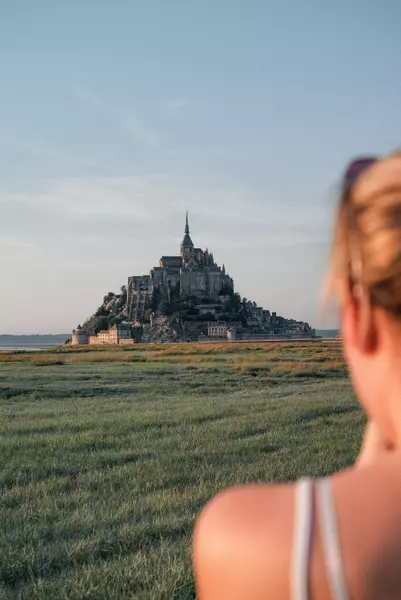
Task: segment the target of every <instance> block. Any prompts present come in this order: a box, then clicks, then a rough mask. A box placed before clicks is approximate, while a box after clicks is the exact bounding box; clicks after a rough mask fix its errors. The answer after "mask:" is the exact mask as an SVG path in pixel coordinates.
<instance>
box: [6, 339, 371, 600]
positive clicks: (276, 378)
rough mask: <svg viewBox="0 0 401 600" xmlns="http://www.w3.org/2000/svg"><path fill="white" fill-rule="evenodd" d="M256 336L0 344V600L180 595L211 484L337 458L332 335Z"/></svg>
mask: <svg viewBox="0 0 401 600" xmlns="http://www.w3.org/2000/svg"><path fill="white" fill-rule="evenodd" d="M267 346H268V347H266V345H263V344H253V345H252V344H249V345H242V344H241V345H240V344H238V345H229V344H227V345H221V347H220V346H219V345H215V344H211V345H210V347H205V345H199V346H196V345H195V346H193V345H191V344H186V345H180V346H160V347H154V346H152V349H151V350H149V346H147V347H146V346H144V347H141V346H135V347H132V348H130V349H129V350H127V349H126V348H124V349H120V348H118V347H117V348H112V349H110V348H109V347H108V348H102V349H101V350H100V349H99V350H98V349H95V350H92V349H91V350H90V351H88V350H87V349H85V350H84V351H82V352H81V351H76V350H74V351H71V350H68V351H62V352H60V351H58V352H46V353H32V354H5V355H0V361H1V363H2V364H0V417H1V418H0V465H1V468H0V485H1V490H2V494H1V498H0V543H1V554H0V599H3V598H7V599H8V598H10V599H17V598H18V599H20V600H28V599H29V600H31V599H32V598H37V599H41V600H50V599H56V598H57V599H58V598H68V599H75V600H78V599H79V600H81V599H82V598H90V599H93V600H95V599H96V600H105V599H106V598H107V599H112V600H113V599H115V600H117V599H118V600H124V599H126V600H128V599H131V600H132V599H138V600H162V599H163V600H165V599H169V600H170V599H172V600H174V599H176V600H189V599H193V598H194V587H193V580H192V574H191V568H190V551H189V549H190V541H191V532H192V528H193V524H194V520H195V518H196V515H197V514H198V513H199V511H200V509H201V507H202V506H203V505H204V504H205V502H207V501H208V499H210V498H211V497H212V496H213V495H214V494H215V493H216V492H218V491H219V490H221V489H222V488H224V487H226V486H230V485H235V484H238V483H246V482H251V481H272V480H275V481H289V480H293V479H295V478H297V477H299V476H301V475H306V474H308V475H311V476H319V475H326V474H328V473H330V472H332V471H333V470H336V469H339V468H341V467H344V466H346V465H349V464H350V463H351V461H352V460H353V459H354V457H355V455H356V452H357V448H358V444H359V441H360V435H361V428H362V425H363V417H362V414H361V412H360V411H359V408H358V406H357V405H356V404H355V401H354V397H353V394H352V392H351V389H350V387H349V384H348V382H347V380H346V378H345V368H344V363H343V361H342V358H341V355H340V351H339V349H338V348H337V347H334V346H328V347H327V348H321V347H320V346H319V347H318V345H317V344H316V347H313V345H308V346H306V345H305V347H304V346H302V345H296V344H283V345H282V346H280V345H277V346H276V347H274V346H275V345H273V344H269V345H267ZM321 350H323V351H322V352H321ZM5 357H6V358H5ZM39 367H45V368H39Z"/></svg>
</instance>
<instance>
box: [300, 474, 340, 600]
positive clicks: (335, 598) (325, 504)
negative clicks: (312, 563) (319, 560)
mask: <svg viewBox="0 0 401 600" xmlns="http://www.w3.org/2000/svg"><path fill="white" fill-rule="evenodd" d="M315 485H316V506H317V510H318V513H319V523H320V529H321V531H322V546H323V555H324V562H325V565H326V570H327V577H328V582H329V587H330V591H331V597H332V600H349V595H348V591H347V586H346V583H345V579H344V572H343V567H342V561H341V550H340V544H339V537H338V528H337V520H336V514H335V507H334V503H333V496H332V491H331V485H330V480H329V479H319V480H318V481H316V484H315ZM313 486H314V483H313V481H312V480H311V479H301V480H300V481H299V482H298V483H297V488H296V497H295V525H294V547H293V555H292V572H291V600H309V556H310V548H311V539H312V524H313V508H312V506H313V504H312V501H313Z"/></svg>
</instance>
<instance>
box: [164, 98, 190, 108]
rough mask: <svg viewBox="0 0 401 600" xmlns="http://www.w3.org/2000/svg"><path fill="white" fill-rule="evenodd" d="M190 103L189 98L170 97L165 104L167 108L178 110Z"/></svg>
mask: <svg viewBox="0 0 401 600" xmlns="http://www.w3.org/2000/svg"><path fill="white" fill-rule="evenodd" d="M187 104H188V98H181V97H178V98H170V99H169V100H166V102H165V105H166V107H167V108H169V109H170V110H178V109H180V108H184V106H187Z"/></svg>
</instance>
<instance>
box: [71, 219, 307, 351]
mask: <svg viewBox="0 0 401 600" xmlns="http://www.w3.org/2000/svg"><path fill="white" fill-rule="evenodd" d="M314 335H315V332H314V330H313V329H312V328H311V327H310V325H309V324H308V323H304V322H299V321H295V320H294V319H285V318H283V317H280V316H278V315H277V314H276V313H275V312H270V311H269V310H265V309H264V308H262V307H260V306H257V304H256V303H255V302H251V301H250V300H247V299H246V298H241V296H240V295H239V294H238V293H236V292H235V288H234V281H233V279H232V277H230V275H229V274H228V273H227V271H226V268H225V266H224V265H222V266H219V265H218V264H217V263H216V261H215V259H214V256H213V254H212V253H211V252H209V250H208V249H207V248H206V250H202V249H201V248H196V247H195V245H194V243H193V241H192V239H191V235H190V230H189V222H188V213H187V215H186V220H185V229H184V237H183V239H182V242H181V246H180V253H179V254H177V255H176V256H162V257H161V258H160V261H159V265H158V266H156V267H154V268H153V269H151V271H150V272H149V273H148V274H147V275H134V276H132V277H129V278H128V283H127V285H126V286H122V288H121V290H120V293H119V294H114V293H113V292H109V293H108V294H107V295H106V296H105V297H104V298H103V302H102V304H101V305H100V306H99V308H98V309H97V311H96V312H95V314H94V315H93V316H92V317H90V318H89V319H87V321H86V322H85V323H84V324H83V325H82V326H81V325H79V326H78V327H77V329H76V330H74V331H73V332H72V336H71V340H70V341H69V343H71V344H72V345H81V344H133V343H135V342H141V343H147V342H148V343H163V342H175V341H202V340H205V341H207V340H217V339H220V340H231V341H234V340H262V339H270V338H272V337H274V338H279V337H289V338H291V337H297V338H298V337H313V336H314Z"/></svg>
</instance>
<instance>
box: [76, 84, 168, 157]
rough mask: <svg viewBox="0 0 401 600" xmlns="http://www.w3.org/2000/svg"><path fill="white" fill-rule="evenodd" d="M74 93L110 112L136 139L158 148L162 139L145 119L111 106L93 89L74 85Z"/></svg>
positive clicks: (83, 100) (87, 102) (150, 146)
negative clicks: (148, 125) (151, 129)
mask: <svg viewBox="0 0 401 600" xmlns="http://www.w3.org/2000/svg"><path fill="white" fill-rule="evenodd" d="M72 93H73V95H74V96H75V97H76V98H79V99H80V100H81V101H82V102H85V103H86V104H89V105H90V106H94V107H95V108H97V109H99V110H101V111H102V112H104V113H106V114H108V115H109V116H110V117H112V118H113V120H114V121H115V122H117V123H118V124H119V126H120V127H121V129H123V130H124V131H126V132H127V133H129V134H130V135H132V136H133V137H134V138H135V139H136V141H138V142H139V143H141V144H142V145H144V146H147V147H148V148H158V147H159V145H160V140H159V138H158V136H157V135H155V133H154V132H152V131H150V130H149V128H148V127H147V126H146V125H145V123H144V120H143V119H142V118H139V117H138V116H136V115H134V114H132V113H129V112H126V111H123V110H120V109H118V108H115V107H113V106H111V105H110V104H109V103H108V102H106V101H105V100H103V98H100V97H99V96H97V95H95V94H93V93H92V92H91V91H89V90H87V89H86V88H83V87H81V86H74V87H73V88H72Z"/></svg>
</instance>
